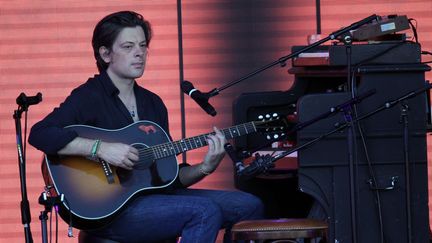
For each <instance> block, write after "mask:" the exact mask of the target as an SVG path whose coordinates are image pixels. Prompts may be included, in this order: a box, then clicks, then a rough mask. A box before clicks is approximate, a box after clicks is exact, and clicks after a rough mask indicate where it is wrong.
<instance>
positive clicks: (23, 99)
mask: <svg viewBox="0 0 432 243" xmlns="http://www.w3.org/2000/svg"><path fill="white" fill-rule="evenodd" d="M41 101H42V94H41V93H40V92H38V93H37V95H35V96H27V95H26V94H24V93H21V94H20V95H19V96H18V97H17V98H16V103H17V104H18V105H19V106H25V107H28V106H31V105H36V104H39V102H41Z"/></svg>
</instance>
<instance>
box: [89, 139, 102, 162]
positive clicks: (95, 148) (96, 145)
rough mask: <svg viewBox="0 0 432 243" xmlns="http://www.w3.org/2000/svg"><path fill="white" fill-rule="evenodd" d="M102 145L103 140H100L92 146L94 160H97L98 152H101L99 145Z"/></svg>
mask: <svg viewBox="0 0 432 243" xmlns="http://www.w3.org/2000/svg"><path fill="white" fill-rule="evenodd" d="M100 143H101V140H100V139H96V141H95V143H94V144H93V146H92V149H91V157H92V158H93V159H96V158H97V151H98V150H99V145H100Z"/></svg>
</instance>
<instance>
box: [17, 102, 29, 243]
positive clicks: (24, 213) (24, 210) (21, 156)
mask: <svg viewBox="0 0 432 243" xmlns="http://www.w3.org/2000/svg"><path fill="white" fill-rule="evenodd" d="M27 110H28V104H22V105H19V106H18V109H17V110H15V111H14V114H13V118H14V120H15V130H16V143H17V149H18V165H19V173H20V185H21V204H20V206H21V222H22V224H23V225H24V234H25V242H26V243H33V237H32V233H31V230H30V222H31V214H30V205H29V201H28V198H27V185H26V176H25V175H26V158H25V151H26V150H25V146H23V142H22V129H21V115H22V113H23V112H27Z"/></svg>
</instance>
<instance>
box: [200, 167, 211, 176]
mask: <svg viewBox="0 0 432 243" xmlns="http://www.w3.org/2000/svg"><path fill="white" fill-rule="evenodd" d="M199 171H200V172H201V174H203V175H205V176H208V175H210V174H211V172H207V171H205V170H203V168H202V164H201V165H200V166H199Z"/></svg>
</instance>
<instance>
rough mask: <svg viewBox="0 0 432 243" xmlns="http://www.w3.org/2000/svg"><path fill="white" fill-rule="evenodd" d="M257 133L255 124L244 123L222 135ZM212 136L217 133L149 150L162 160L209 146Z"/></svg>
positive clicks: (233, 136) (227, 129)
mask: <svg viewBox="0 0 432 243" xmlns="http://www.w3.org/2000/svg"><path fill="white" fill-rule="evenodd" d="M256 131H257V129H256V126H255V123H254V122H248V123H243V124H240V125H236V126H232V127H229V128H226V129H222V130H221V132H222V134H224V135H225V138H226V139H232V138H236V137H240V136H244V135H247V134H250V133H254V132H256ZM210 134H215V132H211V133H206V134H202V135H199V136H195V137H190V138H185V139H181V140H178V141H175V142H168V143H163V144H159V145H156V146H152V147H150V148H147V149H151V150H152V152H153V155H154V158H155V159H161V158H165V157H168V156H172V155H176V154H180V153H183V152H186V151H189V150H192V149H197V148H200V147H203V146H207V145H208V144H207V137H208V136H209V135H210Z"/></svg>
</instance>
